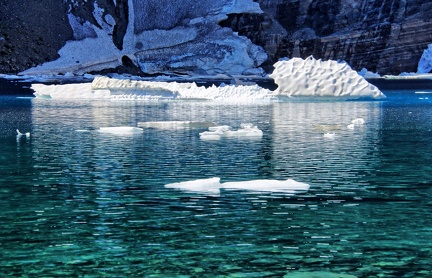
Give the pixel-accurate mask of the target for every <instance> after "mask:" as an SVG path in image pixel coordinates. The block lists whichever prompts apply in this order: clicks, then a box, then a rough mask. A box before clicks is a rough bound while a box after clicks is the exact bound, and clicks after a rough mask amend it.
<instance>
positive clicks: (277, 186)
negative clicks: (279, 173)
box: [221, 179, 310, 193]
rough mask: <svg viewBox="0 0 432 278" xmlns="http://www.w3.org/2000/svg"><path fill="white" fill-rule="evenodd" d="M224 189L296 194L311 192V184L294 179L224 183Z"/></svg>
mask: <svg viewBox="0 0 432 278" xmlns="http://www.w3.org/2000/svg"><path fill="white" fill-rule="evenodd" d="M221 185H222V188H223V189H229V190H252V191H261V192H285V193H295V192H297V191H307V190H309V187H310V186H309V184H307V183H303V182H298V181H295V180H293V179H287V180H282V181H280V180H251V181H240V182H226V183H222V184H221Z"/></svg>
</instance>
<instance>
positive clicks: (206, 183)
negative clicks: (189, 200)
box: [165, 177, 221, 195]
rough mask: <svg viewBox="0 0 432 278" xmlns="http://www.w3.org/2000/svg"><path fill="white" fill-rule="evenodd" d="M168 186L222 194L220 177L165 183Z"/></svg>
mask: <svg viewBox="0 0 432 278" xmlns="http://www.w3.org/2000/svg"><path fill="white" fill-rule="evenodd" d="M165 187H166V188H174V189H179V190H183V191H188V192H196V193H208V194H211V195H214V194H216V195H219V194H220V188H221V183H220V178H218V177H214V178H209V179H199V180H192V181H184V182H175V183H170V184H166V185H165Z"/></svg>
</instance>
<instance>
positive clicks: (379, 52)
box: [223, 0, 432, 74]
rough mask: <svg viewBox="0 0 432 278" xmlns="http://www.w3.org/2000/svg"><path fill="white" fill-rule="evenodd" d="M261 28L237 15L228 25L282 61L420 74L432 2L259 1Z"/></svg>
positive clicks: (429, 39) (428, 40) (430, 37)
mask: <svg viewBox="0 0 432 278" xmlns="http://www.w3.org/2000/svg"><path fill="white" fill-rule="evenodd" d="M259 3H260V6H261V8H262V9H263V10H264V12H265V17H261V18H260V20H261V24H258V23H257V20H256V18H251V17H250V15H232V16H231V17H230V18H229V19H228V20H226V21H225V22H224V23H223V24H224V26H230V27H231V28H233V29H234V30H237V31H238V32H239V33H240V34H242V35H246V36H248V37H249V38H251V40H252V41H253V42H254V43H256V44H259V45H261V46H263V47H264V49H265V50H266V51H267V53H268V55H269V61H268V64H269V65H271V64H273V63H274V62H275V61H277V59H278V58H280V57H283V56H287V57H301V58H306V57H308V56H310V55H313V56H314V57H315V58H322V59H324V60H327V59H333V60H345V61H347V62H348V63H349V64H350V65H351V67H352V68H353V69H355V70H361V69H362V68H363V67H366V68H367V69H368V70H370V71H374V72H378V73H380V74H399V73H401V72H416V71H417V65H418V62H419V60H420V58H421V55H422V53H423V51H424V50H425V49H427V48H428V44H430V43H432V32H431V31H432V18H431V16H430V14H431V13H432V2H430V1H423V0H288V1H287V0H259Z"/></svg>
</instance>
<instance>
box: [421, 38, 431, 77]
mask: <svg viewBox="0 0 432 278" xmlns="http://www.w3.org/2000/svg"><path fill="white" fill-rule="evenodd" d="M431 71H432V44H429V46H428V48H427V49H425V51H423V55H422V56H421V58H420V61H419V63H418V67H417V73H420V74H421V73H430V72H431Z"/></svg>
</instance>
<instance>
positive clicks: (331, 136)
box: [323, 133, 336, 139]
mask: <svg viewBox="0 0 432 278" xmlns="http://www.w3.org/2000/svg"><path fill="white" fill-rule="evenodd" d="M323 137H324V138H326V139H335V138H336V133H324V135H323Z"/></svg>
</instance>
